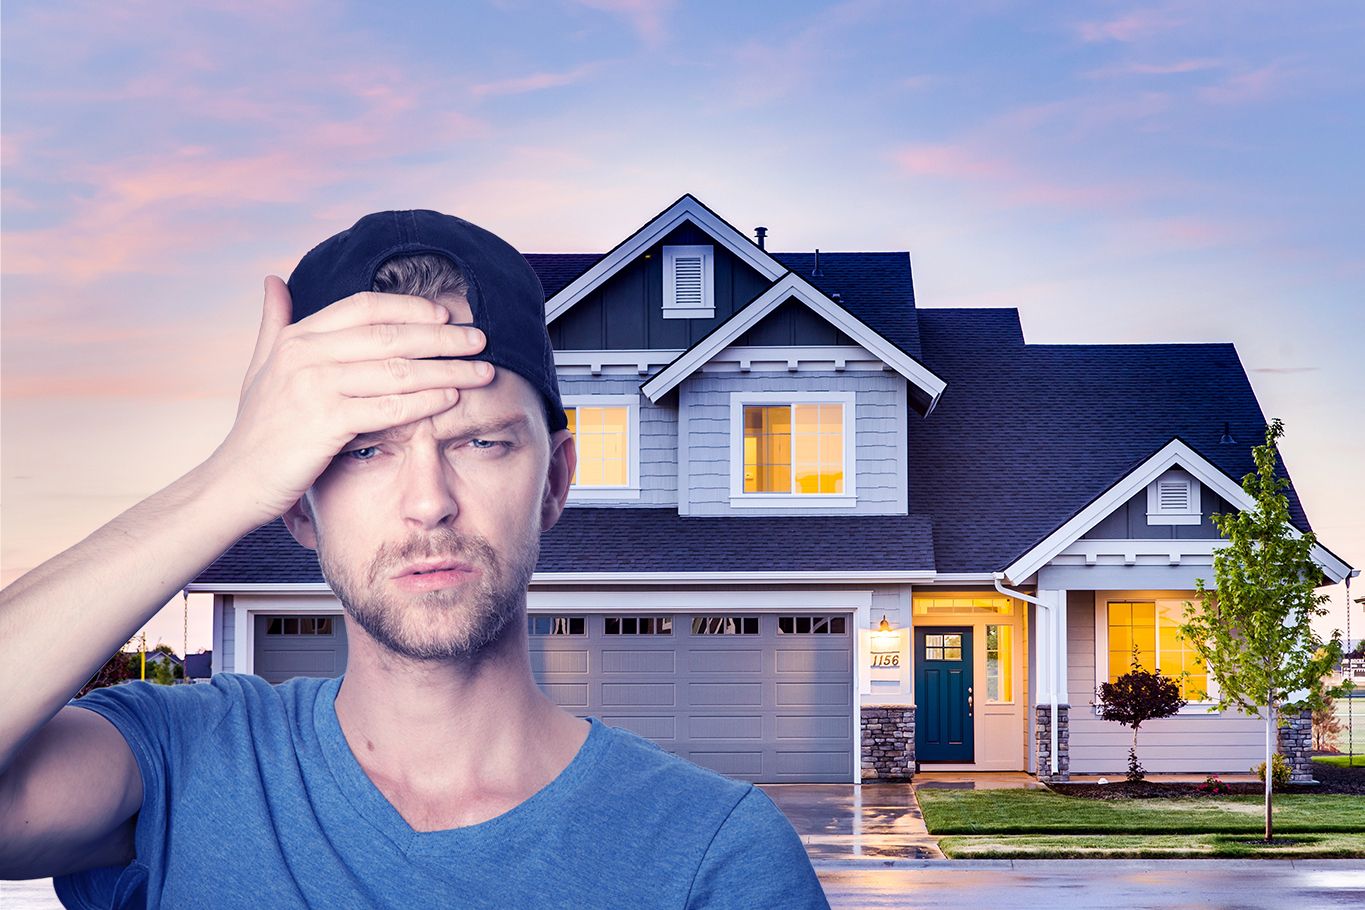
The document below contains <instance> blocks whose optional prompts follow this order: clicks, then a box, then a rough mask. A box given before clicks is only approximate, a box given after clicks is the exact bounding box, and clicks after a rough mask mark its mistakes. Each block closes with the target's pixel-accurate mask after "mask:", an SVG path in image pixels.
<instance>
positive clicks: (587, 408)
mask: <svg viewBox="0 0 1365 910" xmlns="http://www.w3.org/2000/svg"><path fill="white" fill-rule="evenodd" d="M564 412H565V414H567V415H568V417H569V432H571V433H573V437H574V447H575V448H576V449H577V452H578V467H577V469H576V470H575V471H574V477H573V485H572V486H571V487H570V488H569V498H570V499H588V498H595V499H604V498H606V499H623V498H624V499H633V498H637V497H638V496H639V495H640V485H639V480H638V479H637V478H638V477H639V474H640V462H639V455H638V453H637V449H638V447H639V397H638V396H635V395H565V396H564Z"/></svg>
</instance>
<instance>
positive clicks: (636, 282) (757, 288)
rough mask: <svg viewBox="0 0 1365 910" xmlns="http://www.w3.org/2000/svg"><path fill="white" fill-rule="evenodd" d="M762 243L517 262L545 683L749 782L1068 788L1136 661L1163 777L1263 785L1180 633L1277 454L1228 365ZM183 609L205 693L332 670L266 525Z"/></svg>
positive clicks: (301, 565) (1254, 756)
mask: <svg viewBox="0 0 1365 910" xmlns="http://www.w3.org/2000/svg"><path fill="white" fill-rule="evenodd" d="M756 235H757V236H756V238H755V239H750V237H748V236H747V235H746V234H744V233H743V232H741V231H739V230H736V229H735V228H734V227H732V226H731V225H730V224H728V223H726V222H725V221H724V220H722V219H721V218H720V217H719V216H717V215H716V214H715V213H714V212H712V211H711V210H710V209H708V208H706V207H705V206H704V205H702V204H701V203H700V202H698V201H697V200H696V199H694V198H692V197H691V196H684V197H683V198H682V199H680V200H679V201H678V202H676V203H675V204H673V205H672V206H670V207H669V208H668V209H667V210H666V211H664V212H663V213H661V214H660V215H659V216H658V217H656V218H654V219H653V220H651V221H650V222H649V223H648V224H646V225H644V226H643V227H641V228H640V229H639V230H638V231H636V232H635V233H634V234H632V235H631V236H629V237H627V238H626V239H624V240H623V241H622V242H621V243H620V244H619V245H618V246H617V247H616V248H615V249H613V250H611V251H610V252H609V253H606V254H605V255H600V254H591V255H571V254H531V255H527V257H526V258H527V259H528V260H529V261H530V263H531V264H532V266H533V267H534V268H535V270H536V271H537V273H538V274H539V275H540V278H541V283H542V285H543V286H544V288H545V292H546V297H547V301H546V320H547V324H548V327H549V331H550V337H551V339H552V341H553V343H554V346H555V350H556V363H557V365H558V369H559V378H560V385H561V390H562V392H563V395H564V401H565V404H566V406H567V407H568V409H569V413H570V421H571V424H570V426H571V428H572V429H573V431H574V434H575V437H576V444H577V448H578V453H579V466H578V471H577V475H576V478H575V481H574V487H573V492H572V493H571V496H570V508H569V509H567V510H566V512H565V514H564V516H563V517H562V519H561V520H560V522H559V524H558V525H557V526H556V527H555V528H554V529H553V530H552V531H550V532H548V533H547V534H546V535H545V536H544V540H543V544H542V551H541V556H540V562H539V564H538V567H537V571H536V573H535V576H534V578H533V580H532V586H531V590H530V595H529V602H528V603H529V611H530V616H529V619H528V632H529V635H530V640H531V648H532V657H533V663H534V666H535V670H536V673H537V677H538V680H539V682H540V684H541V686H542V687H543V689H544V690H545V691H546V692H547V693H548V694H549V695H550V696H551V697H552V698H554V699H555V701H557V702H558V703H559V704H561V705H563V706H564V707H565V708H567V709H569V710H570V711H573V712H575V713H578V714H580V715H595V716H598V717H600V718H602V719H603V720H604V721H606V722H607V723H609V724H614V725H618V726H622V727H626V728H628V729H630V730H633V731H635V732H637V733H639V734H640V735H642V736H645V737H648V738H650V739H652V740H654V741H656V742H657V743H659V744H660V745H661V746H663V747H664V748H665V749H667V750H668V751H670V752H675V753H677V754H679V755H682V756H684V757H687V758H689V759H691V760H692V761H695V762H698V763H700V764H703V765H705V766H707V767H710V768H713V769H715V770H717V771H721V772H723V773H726V774H730V775H733V776H736V777H741V778H747V779H750V780H758V781H857V780H859V779H863V778H867V777H877V776H880V777H896V776H907V775H908V774H910V773H913V771H914V769H915V767H916V763H918V764H919V765H921V766H928V767H935V768H943V769H979V770H1031V771H1037V773H1038V774H1039V776H1040V777H1065V776H1066V774H1067V772H1068V770H1069V771H1070V772H1077V773H1080V772H1101V773H1109V772H1121V771H1122V769H1123V768H1124V766H1125V763H1126V750H1127V745H1128V742H1129V732H1128V731H1127V730H1126V729H1124V728H1121V727H1119V726H1117V725H1115V724H1112V723H1107V722H1105V721H1103V720H1101V719H1099V718H1098V717H1097V716H1096V713H1095V710H1094V701H1095V690H1096V688H1097V686H1098V684H1099V683H1101V682H1104V681H1106V680H1109V679H1112V678H1113V677H1115V676H1116V675H1118V674H1120V673H1123V672H1125V671H1126V670H1127V669H1128V667H1129V665H1130V663H1131V661H1132V660H1133V657H1134V653H1135V652H1136V654H1137V657H1138V659H1140V660H1141V661H1142V662H1143V663H1144V664H1145V665H1147V666H1149V667H1151V668H1155V669H1159V670H1160V671H1161V672H1162V673H1165V674H1167V675H1170V676H1172V677H1175V678H1177V679H1178V681H1179V682H1180V684H1181V686H1182V687H1183V689H1184V690H1185V692H1186V695H1187V697H1188V698H1189V699H1190V701H1191V704H1190V705H1189V706H1188V707H1187V708H1186V709H1185V710H1184V711H1183V712H1182V713H1181V714H1180V715H1178V716H1176V717H1172V718H1168V719H1166V720H1163V721H1157V722H1152V723H1149V724H1147V725H1145V726H1144V728H1143V749H1142V754H1143V760H1144V762H1145V763H1146V765H1147V767H1148V769H1149V770H1151V771H1156V772H1160V771H1210V772H1226V771H1244V770H1245V769H1246V768H1247V767H1248V766H1249V765H1251V764H1254V763H1255V762H1257V761H1258V760H1259V758H1258V756H1259V755H1261V754H1262V750H1263V742H1264V740H1263V736H1264V732H1263V731H1264V727H1263V725H1262V724H1261V723H1260V722H1259V721H1257V720H1254V719H1248V718H1245V717H1242V716H1240V715H1236V714H1218V713H1209V712H1208V710H1207V707H1208V705H1207V704H1206V703H1203V701H1201V699H1203V693H1204V692H1205V691H1206V690H1207V688H1208V687H1209V685H1210V683H1209V681H1208V680H1207V676H1206V674H1205V673H1204V671H1203V668H1202V667H1200V666H1199V665H1198V662H1197V661H1196V660H1195V659H1194V656H1193V655H1192V653H1191V652H1190V650H1189V648H1188V647H1187V646H1186V645H1185V644H1184V643H1183V642H1182V641H1181V640H1180V639H1179V638H1178V637H1177V636H1176V634H1175V627H1176V625H1177V624H1178V623H1179V622H1180V621H1181V616H1182V611H1183V603H1184V602H1185V601H1187V600H1190V599H1192V597H1193V591H1194V588H1195V580H1196V579H1197V578H1203V579H1205V580H1206V581H1208V582H1210V583H1212V555H1213V551H1214V548H1215V547H1216V546H1217V545H1218V534H1217V532H1216V530H1215V529H1214V527H1213V525H1212V523H1211V521H1210V515H1212V514H1213V513H1215V512H1226V511H1229V510H1232V509H1237V508H1242V507H1245V506H1246V505H1247V504H1248V500H1247V497H1246V496H1245V495H1244V494H1243V492H1242V490H1241V488H1240V486H1239V484H1238V478H1240V477H1241V476H1242V475H1243V474H1245V473H1247V472H1249V471H1251V470H1253V468H1254V465H1253V462H1252V458H1251V448H1252V446H1254V445H1256V444H1258V443H1259V442H1261V441H1262V439H1263V435H1264V425H1265V419H1264V416H1263V415H1262V413H1261V411H1260V408H1259V406H1258V405H1257V402H1256V399H1255V396H1254V395H1253V393H1252V390H1251V386H1250V384H1249V382H1248V381H1247V377H1246V375H1245V373H1244V371H1243V369H1242V366H1241V364H1240V362H1239V360H1238V357H1237V354H1236V351H1235V350H1234V349H1233V348H1232V346H1231V345H1206V344H1201V345H1175V344H1168V345H1067V346H1060V345H1028V344H1025V342H1024V338H1023V333H1022V330H1021V328H1020V323H1019V316H1018V313H1017V312H1016V311H1015V310H1013V309H970V310H968V309H920V308H917V307H916V305H915V299H914V291H913V285H912V281H911V271H910V258H909V255H908V254H907V253H903V252H901V253H829V252H821V251H810V252H800V253H774V252H769V251H768V250H766V249H765V248H764V247H765V243H764V240H765V237H764V235H765V231H764V229H761V228H760V229H758V231H757V232H756ZM1289 495H1290V503H1291V510H1292V514H1293V517H1294V520H1295V522H1296V523H1297V525H1298V527H1299V528H1301V529H1303V530H1307V529H1308V527H1309V526H1308V521H1307V519H1306V517H1305V516H1304V514H1303V510H1302V508H1301V507H1300V505H1299V503H1298V500H1297V498H1296V497H1295V496H1294V494H1293V492H1292V490H1291V492H1290V494H1289ZM1315 557H1316V559H1317V560H1318V562H1319V564H1320V565H1321V567H1322V571H1323V574H1324V577H1325V578H1326V579H1330V580H1332V581H1338V580H1340V579H1341V578H1342V577H1343V576H1344V575H1345V574H1346V573H1347V572H1349V571H1350V568H1349V567H1348V566H1346V565H1345V564H1344V563H1343V562H1342V561H1341V560H1340V559H1338V558H1337V557H1335V556H1333V555H1332V554H1331V553H1330V552H1328V551H1327V550H1326V549H1324V548H1322V547H1319V548H1318V549H1317V551H1316V554H1315ZM191 590H194V591H211V592H212V593H213V594H214V648H213V655H214V657H213V659H214V672H223V671H236V672H247V673H251V672H255V673H259V674H260V675H262V676H264V677H265V678H267V679H270V680H272V681H280V680H283V679H286V678H288V677H290V676H293V675H299V674H308V675H337V674H340V673H341V672H343V670H344V668H345V658H346V643H345V628H344V624H343V622H342V620H341V608H340V605H339V603H338V602H337V600H336V598H335V597H333V596H332V594H331V592H330V591H329V590H328V589H327V587H326V585H325V584H324V583H323V581H322V577H321V574H320V572H319V570H318V565H317V560H316V559H315V557H314V555H313V553H312V552H310V551H308V550H304V549H302V548H301V547H299V546H297V545H296V544H295V543H294V542H293V540H292V539H291V538H290V537H289V535H288V533H287V532H286V531H285V530H284V528H283V526H282V524H281V523H279V522H275V523H272V524H269V525H266V526H264V527H262V528H260V529H259V530H257V531H255V532H253V533H252V534H250V535H248V536H247V537H246V538H244V539H243V540H242V541H241V542H240V543H238V544H237V545H236V546H234V547H233V548H232V549H231V550H230V551H229V552H228V553H227V554H225V555H224V556H223V557H222V558H221V559H220V560H219V561H218V562H216V563H215V564H214V565H213V566H211V567H210V568H209V569H207V570H206V571H205V572H204V573H203V574H202V575H201V576H200V578H199V579H198V580H197V582H196V583H195V585H194V586H193V587H192V588H191Z"/></svg>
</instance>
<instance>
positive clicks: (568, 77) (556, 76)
mask: <svg viewBox="0 0 1365 910" xmlns="http://www.w3.org/2000/svg"><path fill="white" fill-rule="evenodd" d="M599 68H600V67H599V65H597V64H585V65H583V66H580V67H578V68H576V69H573V70H570V71H569V72H567V73H536V74H534V75H531V76H522V77H520V78H517V79H504V80H502V81H499V82H485V83H482V84H480V85H475V86H472V87H471V88H470V92H471V93H472V94H473V95H474V96H476V97H479V98H482V97H485V96H488V95H519V94H521V93H523V92H535V91H540V90H541V89H547V88H558V87H560V86H562V85H573V84H574V83H575V82H581V81H582V80H583V79H585V78H587V77H588V76H590V75H592V73H594V72H595V71H597V70H598V69H599Z"/></svg>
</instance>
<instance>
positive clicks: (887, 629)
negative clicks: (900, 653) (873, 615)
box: [872, 616, 901, 651]
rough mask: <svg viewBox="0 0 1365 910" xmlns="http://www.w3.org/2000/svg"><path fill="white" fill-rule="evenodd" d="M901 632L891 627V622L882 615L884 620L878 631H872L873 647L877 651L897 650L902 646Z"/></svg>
mask: <svg viewBox="0 0 1365 910" xmlns="http://www.w3.org/2000/svg"><path fill="white" fill-rule="evenodd" d="M900 644H901V634H900V633H899V632H897V631H896V630H895V629H893V628H891V623H889V622H887V621H886V617H885V616H882V621H881V623H880V624H878V626H877V631H875V632H873V633H872V647H873V649H875V650H877V651H895V650H898V649H899V648H900Z"/></svg>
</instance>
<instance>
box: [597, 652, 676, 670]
mask: <svg viewBox="0 0 1365 910" xmlns="http://www.w3.org/2000/svg"><path fill="white" fill-rule="evenodd" d="M676 667H677V655H676V654H675V652H673V651H617V650H613V651H603V652H602V672H603V673H672V672H674V670H675V669H676Z"/></svg>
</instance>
